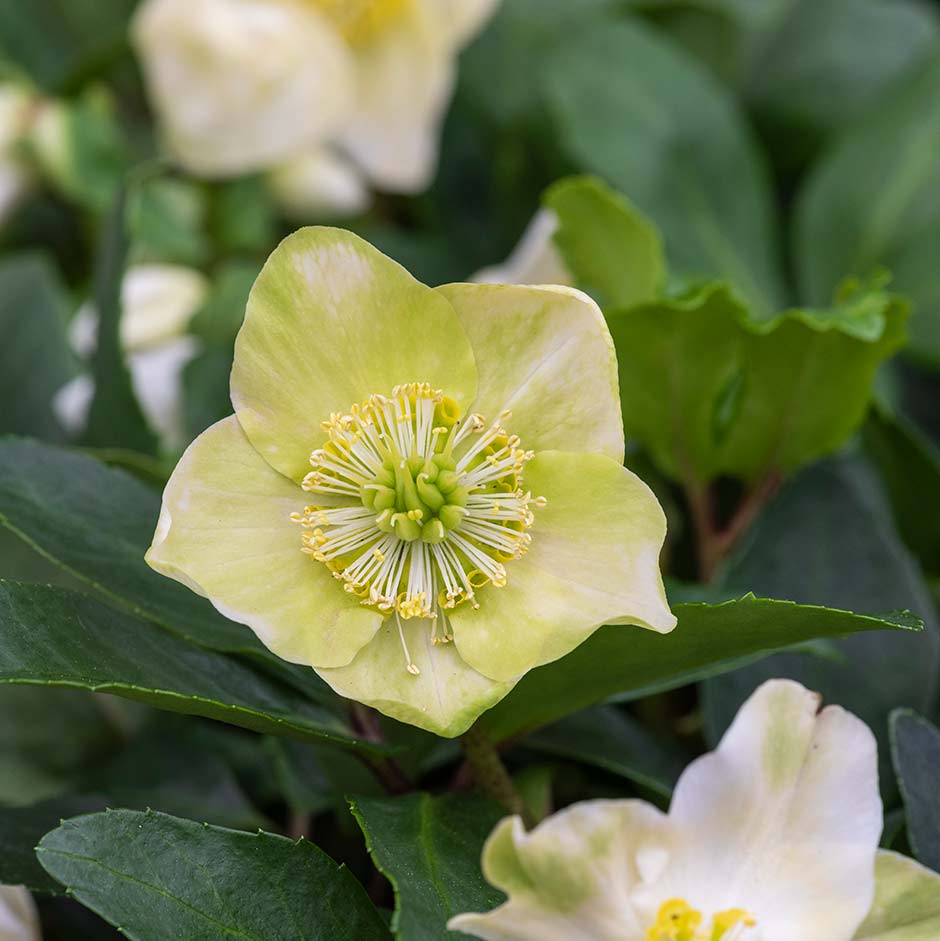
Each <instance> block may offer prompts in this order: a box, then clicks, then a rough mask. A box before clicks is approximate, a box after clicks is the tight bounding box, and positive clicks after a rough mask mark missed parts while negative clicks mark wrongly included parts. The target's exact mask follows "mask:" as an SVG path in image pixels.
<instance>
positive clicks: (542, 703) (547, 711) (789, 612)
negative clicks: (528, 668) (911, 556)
mask: <svg viewBox="0 0 940 941" xmlns="http://www.w3.org/2000/svg"><path fill="white" fill-rule="evenodd" d="M673 612H674V613H675V615H676V617H677V618H678V619H679V624H678V626H677V627H676V629H675V630H674V631H673V632H672V633H671V634H667V635H661V634H655V633H653V632H652V631H645V630H642V629H640V628H638V627H629V626H607V627H602V628H601V629H600V630H599V631H597V632H596V633H595V634H594V635H593V636H592V637H590V639H588V640H587V641H585V643H583V644H582V645H581V646H580V647H578V648H577V649H576V650H574V651H572V652H571V653H570V654H568V656H566V657H563V658H562V659H561V660H557V661H555V662H554V663H550V664H547V665H546V666H544V667H539V668H538V669H537V670H533V671H532V672H531V673H528V674H526V675H525V676H524V677H523V678H522V680H521V682H520V683H519V685H518V686H516V688H515V689H514V690H513V691H512V692H511V693H510V694H509V695H508V696H507V697H506V698H505V699H504V700H503V701H502V702H501V703H499V704H498V705H496V706H495V707H494V708H493V709H491V710H490V711H489V712H487V713H485V714H484V715H483V717H482V718H481V720H480V721H481V724H482V725H483V727H484V728H486V729H488V730H489V733H490V735H491V736H492V737H493V738H495V739H496V740H498V741H502V740H503V739H507V738H510V737H512V736H515V735H517V734H519V733H520V732H526V731H529V730H532V729H536V728H538V727H539V726H542V725H545V724H547V723H549V722H552V721H553V720H555V719H559V718H561V717H562V716H566V715H568V714H570V713H572V712H575V711H577V710H578V709H583V708H584V707H585V706H590V705H593V704H594V703H598V702H601V701H603V700H604V699H607V698H609V697H611V696H614V695H619V696H620V697H621V698H634V699H636V698H640V697H641V696H646V695H649V694H650V693H653V692H658V691H661V690H666V689H674V688H676V687H678V686H683V685H685V684H686V683H691V682H694V681H695V680H698V679H702V678H704V677H706V676H715V675H718V674H720V673H726V672H728V671H729V670H732V669H734V668H735V667H736V666H739V665H740V664H741V663H742V662H743V661H747V660H754V659H760V658H761V657H763V656H765V655H766V654H767V653H769V652H770V651H772V650H773V649H775V648H777V649H779V648H781V647H786V646H789V645H791V644H798V643H801V642H804V641H807V640H813V639H815V638H821V637H846V636H848V635H849V634H854V633H856V632H858V631H880V630H886V629H891V630H896V629H898V628H901V629H904V630H911V629H913V630H917V629H919V627H920V621H919V620H918V619H917V618H915V617H913V616H912V615H910V614H908V613H906V612H900V613H894V614H890V615H882V616H868V615H863V614H852V613H850V612H848V611H839V610H836V609H832V608H823V607H814V606H812V605H798V604H794V603H793V602H791V601H774V600H770V599H767V598H755V597H754V596H753V595H746V596H744V597H743V598H739V599H738V600H736V601H726V602H724V603H723V604H713V605H710V604H679V605H675V606H674V607H673ZM624 694H629V697H627V696H626V695H624Z"/></svg>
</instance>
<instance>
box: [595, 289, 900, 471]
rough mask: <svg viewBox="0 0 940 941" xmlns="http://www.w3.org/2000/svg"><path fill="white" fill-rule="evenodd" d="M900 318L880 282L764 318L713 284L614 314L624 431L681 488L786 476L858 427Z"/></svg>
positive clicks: (896, 303)
mask: <svg viewBox="0 0 940 941" xmlns="http://www.w3.org/2000/svg"><path fill="white" fill-rule="evenodd" d="M905 316H906V310H905V307H904V305H903V304H902V303H901V302H899V301H898V299H897V298H895V297H894V296H893V295H891V294H888V293H886V292H885V291H883V290H881V288H880V287H879V286H878V284H877V283H876V284H875V285H873V286H872V287H870V288H863V287H858V288H857V289H854V290H852V289H847V290H846V292H845V296H844V297H843V299H842V300H841V301H840V302H839V303H838V304H836V305H835V306H833V307H831V308H825V309H818V310H808V309H798V310H790V311H786V312H784V313H782V314H780V315H778V316H776V317H774V318H773V319H772V320H766V321H762V322H755V321H753V320H752V319H751V318H750V317H749V316H748V313H747V311H746V310H745V309H744V308H743V307H742V305H741V302H740V301H739V300H738V298H737V297H736V296H735V295H734V294H733V293H732V292H731V291H729V289H728V288H727V287H726V286H724V285H722V284H715V283H712V284H709V285H705V286H703V287H702V288H699V289H697V290H695V291H692V292H690V293H689V294H687V295H685V296H683V297H681V298H663V299H661V300H658V301H655V302H652V303H649V304H644V305H641V306H639V307H635V308H632V309H630V310H624V311H613V312H609V313H608V323H609V324H610V328H611V333H612V335H613V338H614V344H615V345H616V347H617V355H618V360H619V365H620V393H621V399H622V402H623V414H624V430H625V432H626V434H627V437H628V438H634V439H636V440H637V441H638V442H639V443H641V444H642V445H643V446H644V447H645V448H646V449H647V450H648V451H649V452H650V454H651V456H652V457H653V458H654V459H655V460H656V462H657V464H658V465H659V467H660V469H661V470H662V471H664V472H665V473H667V474H669V475H671V476H673V477H675V478H678V479H681V480H683V481H686V482H688V481H708V480H711V479H713V478H714V477H716V476H718V475H721V474H727V475H732V476H736V477H741V478H744V479H747V480H755V479H759V478H761V477H762V476H764V475H766V474H767V473H771V472H776V473H790V472H792V471H793V470H795V469H796V468H798V467H800V466H802V465H804V464H806V463H808V462H810V461H812V460H814V459H815V458H818V457H819V456H821V455H823V454H826V453H829V452H831V451H834V450H835V449H836V448H838V447H839V446H840V445H841V444H843V443H844V441H845V440H846V438H848V436H849V435H850V434H851V433H852V432H853V431H854V430H855V428H856V427H857V426H858V425H859V423H860V422H861V421H862V419H863V418H864V415H865V411H866V409H867V407H868V402H869V399H870V397H871V387H872V381H873V379H874V374H875V370H876V369H877V367H878V365H879V364H880V363H881V362H882V361H883V360H884V359H885V357H886V356H888V355H889V354H890V353H891V352H892V351H893V350H895V349H896V348H897V347H898V346H899V345H900V343H901V338H902V336H903V323H904V319H905ZM835 376H837V377H838V380H837V381H836V380H835V379H834V378H833V377H835Z"/></svg>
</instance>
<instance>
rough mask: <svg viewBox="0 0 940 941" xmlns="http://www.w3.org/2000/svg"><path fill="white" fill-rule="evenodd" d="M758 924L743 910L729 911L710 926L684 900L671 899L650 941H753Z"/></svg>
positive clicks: (653, 928) (713, 918) (657, 917)
mask: <svg viewBox="0 0 940 941" xmlns="http://www.w3.org/2000/svg"><path fill="white" fill-rule="evenodd" d="M756 924H757V922H756V920H755V919H754V917H753V916H752V915H751V914H749V913H748V912H746V911H745V910H744V909H743V908H729V909H726V910H725V911H723V912H718V913H717V914H716V915H713V916H712V918H711V920H710V921H709V923H708V924H707V925H705V924H703V917H702V913H701V912H700V911H698V910H696V909H694V908H692V906H691V905H689V903H688V902H686V901H685V900H683V899H670V901H668V902H665V903H664V904H663V905H662V906H661V907H660V909H659V914H658V915H657V916H656V923H655V924H654V925H653V926H652V927H651V928H650V929H649V930H648V931H647V932H646V941H745V939H753V938H754V935H753V934H752V933H751V932H750V929H751V928H753V927H755V926H756Z"/></svg>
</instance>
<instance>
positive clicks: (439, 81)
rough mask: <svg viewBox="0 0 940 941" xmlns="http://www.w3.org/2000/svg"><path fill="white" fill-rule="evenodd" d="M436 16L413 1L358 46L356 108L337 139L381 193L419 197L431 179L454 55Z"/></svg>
mask: <svg viewBox="0 0 940 941" xmlns="http://www.w3.org/2000/svg"><path fill="white" fill-rule="evenodd" d="M436 23H437V19H436V17H435V18H432V17H430V16H428V15H427V11H426V10H425V8H424V5H423V4H421V3H412V4H409V5H408V7H407V8H406V9H405V10H404V11H403V12H402V15H401V16H400V17H399V18H397V19H396V20H395V21H394V23H390V24H389V25H388V26H387V28H385V29H383V30H382V31H381V33H379V34H377V35H376V36H373V37H370V39H369V40H368V41H367V42H365V43H363V44H362V45H359V46H357V47H355V48H354V49H353V52H354V54H355V57H356V78H357V97H356V107H355V109H354V110H353V111H352V112H351V113H350V114H349V115H348V117H347V121H346V124H345V125H344V128H343V131H342V133H341V134H340V135H339V138H338V141H339V143H340V144H341V145H342V146H343V148H344V149H346V150H347V151H348V152H349V154H350V156H351V157H352V158H353V159H354V160H355V161H356V162H357V163H358V164H359V165H360V166H361V167H362V169H363V170H364V171H365V173H366V175H367V176H369V177H370V178H371V179H372V181H373V182H374V183H375V185H376V186H377V187H378V188H379V189H384V190H390V191H392V192H398V193H418V192H421V191H422V190H424V189H425V188H426V187H427V186H428V184H429V183H430V182H431V177H432V176H433V175H434V170H435V166H436V164H437V154H438V137H439V131H440V124H441V120H442V119H443V116H444V110H445V108H446V107H447V103H448V102H449V101H450V96H451V92H452V90H453V85H454V74H455V64H454V52H453V48H452V46H451V44H450V42H449V41H448V37H447V35H446V34H444V33H443V32H442V31H441V30H439V29H436V28H435V27H436Z"/></svg>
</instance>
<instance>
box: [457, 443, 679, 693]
mask: <svg viewBox="0 0 940 941" xmlns="http://www.w3.org/2000/svg"><path fill="white" fill-rule="evenodd" d="M524 484H525V487H526V488H527V489H531V491H532V493H533V494H534V495H538V496H544V497H545V498H546V499H547V500H548V505H547V506H545V507H543V508H540V509H536V510H535V524H534V525H533V527H532V529H531V530H530V532H531V534H532V544H531V546H530V548H529V551H528V553H527V554H526V555H524V556H523V557H522V558H521V559H516V560H513V561H510V562H507V563H506V573H507V576H508V582H507V584H506V586H505V587H504V588H495V587H493V586H487V587H486V588H484V589H482V590H481V591H480V593H479V596H478V600H479V602H480V608H479V610H473V609H472V608H470V606H469V605H460V606H458V607H457V608H456V609H454V611H453V612H451V615H450V616H451V621H452V623H453V627H454V635H455V637H456V643H457V648H458V649H459V651H460V654H461V656H462V657H463V658H464V659H465V660H466V661H467V662H468V663H469V664H471V666H473V667H475V668H476V669H477V670H479V671H480V672H481V673H485V674H486V675H487V676H490V677H493V679H497V680H499V679H507V678H509V677H513V676H518V675H520V674H522V673H525V672H526V671H527V670H530V669H532V668H533V667H536V666H539V665H541V664H543V663H548V662H550V661H552V660H557V659H558V658H559V657H563V656H564V655H565V654H566V653H569V652H570V651H571V650H573V649H574V648H575V647H576V646H577V645H578V644H580V643H582V642H583V641H584V640H586V639H587V638H588V637H589V636H590V635H591V634H592V633H593V632H594V631H595V630H596V629H597V628H598V627H600V626H601V625H602V624H637V625H639V626H641V627H646V628H650V629H652V630H655V631H660V632H662V633H666V632H668V631H671V630H672V629H673V627H675V624H676V619H675V617H673V614H672V612H671V611H670V610H669V606H668V604H667V602H666V596H665V592H664V591H663V583H662V578H661V576H660V572H659V553H660V550H661V549H662V545H663V541H664V539H665V537H666V518H665V516H664V514H663V511H662V509H661V507H660V506H659V503H657V501H656V498H655V497H654V496H653V493H652V491H651V490H650V489H649V487H647V486H646V484H644V483H643V481H641V480H640V479H639V478H638V477H637V476H636V475H634V474H632V473H631V472H630V471H628V470H627V469H626V468H624V467H622V466H621V465H620V464H619V463H617V462H616V461H612V460H611V459H610V458H607V457H602V456H601V455H599V454H564V453H561V452H558V451H546V452H544V453H542V454H538V455H536V457H535V458H534V459H533V460H532V461H530V462H529V463H528V464H527V465H526V468H525V478H524Z"/></svg>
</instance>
